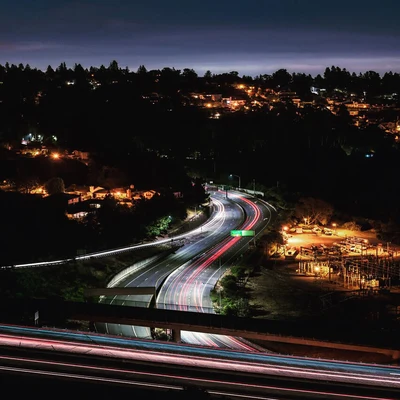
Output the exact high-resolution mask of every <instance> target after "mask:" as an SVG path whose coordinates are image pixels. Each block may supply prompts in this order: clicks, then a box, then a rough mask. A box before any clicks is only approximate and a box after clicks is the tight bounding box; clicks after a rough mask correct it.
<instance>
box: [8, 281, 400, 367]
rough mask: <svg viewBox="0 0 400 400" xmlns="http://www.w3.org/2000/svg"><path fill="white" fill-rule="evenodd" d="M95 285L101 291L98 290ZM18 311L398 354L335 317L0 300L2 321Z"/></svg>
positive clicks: (53, 319)
mask: <svg viewBox="0 0 400 400" xmlns="http://www.w3.org/2000/svg"><path fill="white" fill-rule="evenodd" d="M115 289H117V288H115ZM118 289H121V288H118ZM101 290H102V291H104V289H101ZM144 290H146V289H144ZM24 313H25V315H26V314H27V313H28V315H30V316H31V318H33V316H34V315H35V314H36V315H37V316H39V325H41V324H42V325H43V324H45V325H58V324H61V323H62V322H63V321H65V320H68V319H72V320H81V321H90V322H103V323H113V324H121V325H136V326H148V327H150V328H156V327H157V328H164V329H170V330H172V332H173V340H175V341H177V342H179V341H180V333H181V331H183V330H184V331H194V332H203V333H210V334H217V335H228V336H235V337H243V338H246V339H256V340H263V341H269V342H279V343H287V344H295V345H302V346H314V347H323V348H332V349H341V350H347V351H357V352H367V353H375V354H376V353H378V354H384V355H386V356H390V357H391V358H393V359H396V360H397V359H399V358H400V350H397V349H390V348H384V347H383V346H382V347H378V346H372V345H370V344H369V343H367V342H365V343H364V345H359V344H352V343H346V340H345V337H346V336H345V335H342V336H341V335H340V332H348V331H349V330H351V329H355V328H354V327H349V326H340V325H339V324H338V323H337V322H335V325H334V326H331V327H330V326H327V325H326V324H325V325H324V326H316V325H315V323H313V322H310V323H304V322H303V323H297V322H286V321H273V320H265V319H254V318H238V317H227V316H221V315H217V314H205V313H196V312H186V311H175V310H163V309H154V308H142V307H127V306H117V305H109V304H102V303H80V302H67V301H61V300H59V301H56V300H51V301H48V300H29V301H23V300H21V301H13V303H11V304H10V303H0V318H1V320H2V322H5V323H13V322H12V317H13V316H15V315H23V314H24ZM10 321H11V322H10ZM358 330H359V332H360V339H362V337H363V335H362V327H360V326H358Z"/></svg>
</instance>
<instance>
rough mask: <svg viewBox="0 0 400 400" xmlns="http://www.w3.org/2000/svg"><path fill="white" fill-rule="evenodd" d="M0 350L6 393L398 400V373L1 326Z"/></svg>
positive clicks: (396, 370)
mask: <svg viewBox="0 0 400 400" xmlns="http://www.w3.org/2000/svg"><path fill="white" fill-rule="evenodd" d="M0 348H1V352H0V376H1V377H2V378H4V377H7V382H10V385H11V382H20V385H21V383H23V382H25V381H24V380H25V379H26V380H27V381H29V379H32V378H33V377H34V378H35V382H37V379H38V378H39V379H40V380H41V381H42V382H43V384H44V385H45V386H44V387H46V384H47V383H50V384H54V383H55V382H56V383H57V386H56V387H57V390H59V389H60V386H58V385H59V384H62V382H67V384H68V385H69V386H68V387H67V389H68V388H69V389H70V390H71V392H73V391H72V388H74V384H78V385H82V384H85V385H86V386H85V387H87V388H88V390H89V389H90V390H92V393H93V390H95V388H97V390H100V391H102V390H103V389H102V388H103V386H102V385H107V386H106V387H105V389H109V388H110V387H113V388H115V390H120V389H129V390H130V393H131V394H132V393H136V392H135V391H136V390H142V391H143V390H145V391H150V392H151V393H156V392H159V393H163V392H175V393H179V392H182V389H183V388H184V387H187V386H196V387H201V388H203V389H206V390H207V392H208V393H209V394H210V395H211V397H212V398H218V397H219V396H225V397H224V398H228V399H304V398H307V399H314V398H315V399H370V400H378V399H380V400H383V399H398V398H400V368H399V367H391V366H378V365H369V364H353V363H347V362H335V361H327V360H317V359H303V358H297V357H288V356H276V355H267V354H262V353H254V352H253V353H250V352H240V351H232V350H222V349H215V348H208V349H207V348H202V347H197V346H193V345H183V344H176V343H175V344H174V343H160V342H155V341H147V340H141V339H134V338H115V337H107V336H102V335H96V334H87V335H85V334H82V333H71V332H63V331H56V330H45V329H35V328H23V327H7V326H0ZM2 382H6V380H5V379H2ZM99 386H100V387H99ZM2 389H3V390H4V386H3V388H2ZM15 389H16V388H15V387H14V393H15ZM132 390H133V391H134V392H132ZM100 393H101V392H100ZM127 393H128V392H127ZM53 394H54V393H53ZM117 394H119V392H118V391H114V395H117Z"/></svg>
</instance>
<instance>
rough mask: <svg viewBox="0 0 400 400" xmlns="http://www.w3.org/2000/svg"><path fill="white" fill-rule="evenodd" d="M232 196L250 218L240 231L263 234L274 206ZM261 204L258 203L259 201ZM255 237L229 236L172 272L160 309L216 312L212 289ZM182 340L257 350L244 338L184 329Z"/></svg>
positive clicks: (163, 292) (161, 291)
mask: <svg viewBox="0 0 400 400" xmlns="http://www.w3.org/2000/svg"><path fill="white" fill-rule="evenodd" d="M230 196H231V198H232V197H233V198H234V200H235V201H236V202H237V203H238V204H239V205H240V206H241V207H242V208H243V209H244V211H245V214H246V219H245V221H244V223H243V224H242V226H240V228H239V229H240V230H254V231H255V232H256V234H257V233H261V232H262V230H263V229H264V228H265V226H266V224H267V223H268V222H269V221H270V220H271V217H272V214H271V210H270V208H269V207H268V206H267V205H266V204H265V203H262V202H260V201H257V200H256V201H255V202H254V198H252V197H250V196H248V195H245V194H243V193H236V194H230ZM257 203H258V204H257ZM251 240H253V238H251V237H230V236H228V237H227V238H225V239H224V240H223V241H221V242H220V243H219V244H218V245H216V246H215V247H214V248H213V249H212V250H210V251H208V252H206V253H204V254H203V255H202V256H201V257H200V258H198V259H197V260H195V261H192V262H189V263H187V264H185V265H183V266H182V267H180V268H178V269H177V270H175V271H174V272H173V273H172V274H170V275H169V277H168V278H167V280H166V282H165V283H164V284H163V286H162V287H161V289H160V292H159V295H158V297H157V308H168V309H174V310H184V311H196V312H208V313H214V309H213V304H212V302H211V297H210V292H211V290H212V289H213V288H214V287H215V285H216V283H217V281H218V279H219V278H220V277H221V276H222V274H223V273H224V272H225V270H226V269H227V268H229V264H228V262H229V261H231V260H234V259H235V258H237V257H238V256H239V255H241V254H243V253H244V252H245V251H246V249H247V248H248V245H249V242H250V241H251ZM181 338H182V341H183V342H185V343H191V344H200V345H206V346H218V347H229V348H234V349H244V350H254V348H255V347H254V345H250V344H249V343H248V342H247V341H245V340H243V339H238V338H233V337H228V336H222V335H211V334H205V333H198V332H188V331H183V332H182V333H181Z"/></svg>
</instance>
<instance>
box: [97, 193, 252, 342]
mask: <svg viewBox="0 0 400 400" xmlns="http://www.w3.org/2000/svg"><path fill="white" fill-rule="evenodd" d="M212 201H213V208H214V210H213V213H212V216H211V218H210V219H209V220H208V221H207V222H206V223H205V224H203V225H202V226H201V227H199V228H197V229H195V230H193V231H191V232H189V233H186V234H185V235H184V236H185V245H184V246H183V247H181V248H180V249H178V250H177V251H176V252H175V254H171V255H169V256H168V257H166V258H164V259H163V260H161V261H159V262H155V263H154V264H152V265H148V266H146V267H145V268H143V269H140V270H138V271H137V272H135V273H133V274H132V275H130V276H128V277H127V278H126V279H124V280H122V281H121V282H119V283H118V286H121V287H143V286H147V287H155V288H159V287H160V286H161V285H162V284H163V282H164V281H165V279H166V278H167V277H168V275H170V274H171V273H172V272H173V271H174V270H176V269H177V268H179V267H180V266H181V265H183V264H185V263H187V262H188V260H191V259H192V260H193V259H196V258H199V257H201V255H202V253H204V252H205V251H206V250H208V249H210V248H212V247H213V246H215V245H216V244H217V243H219V242H220V241H221V240H223V239H224V238H225V237H226V236H227V235H229V232H230V230H232V229H236V228H237V227H238V226H239V225H240V224H241V223H242V221H243V219H244V213H243V209H242V208H241V207H240V206H238V205H237V204H236V203H235V202H232V201H231V200H229V199H226V198H225V196H223V195H222V194H217V195H216V196H213V200H212ZM104 301H105V302H107V303H110V304H119V305H129V304H138V303H139V304H140V305H141V306H148V305H149V303H150V301H151V296H145V295H141V296H138V295H135V296H114V297H113V298H107V299H105V300H104ZM96 329H97V330H98V331H99V332H105V333H109V334H114V335H123V336H135V337H140V338H150V337H151V333H150V329H149V328H148V327H137V326H123V325H115V324H101V323H99V324H96Z"/></svg>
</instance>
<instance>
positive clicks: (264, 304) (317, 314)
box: [246, 262, 393, 364]
mask: <svg viewBox="0 0 400 400" xmlns="http://www.w3.org/2000/svg"><path fill="white" fill-rule="evenodd" d="M296 268H297V264H293V263H292V264H288V263H285V262H275V263H274V262H269V263H264V266H263V267H261V268H260V270H259V271H257V272H256V273H255V274H254V275H253V276H251V277H250V278H249V279H248V281H247V285H246V288H247V289H248V292H249V297H250V304H251V305H252V307H253V308H254V310H255V315H254V317H255V318H265V319H272V320H289V321H298V322H299V323H300V324H302V323H304V324H308V325H313V324H315V325H318V324H321V323H323V321H324V320H326V319H329V320H330V321H332V320H333V321H334V320H335V318H336V319H337V321H340V322H341V323H343V319H346V318H349V320H350V319H351V318H352V315H351V314H350V312H346V309H351V307H350V302H347V301H346V302H343V303H340V304H339V305H336V306H335V304H333V306H332V304H330V303H329V301H327V300H326V299H329V298H330V294H331V293H335V297H336V301H338V299H344V298H345V297H346V296H348V295H349V293H350V291H349V290H347V289H345V288H343V287H342V286H340V285H337V284H330V283H329V282H327V281H324V280H321V279H315V278H314V277H311V276H300V275H299V274H297V273H296ZM381 301H382V300H380V299H378V297H377V298H376V299H372V303H374V302H376V303H379V302H381ZM365 305H366V306H367V304H365ZM367 307H368V310H365V313H363V315H362V316H361V315H358V316H357V318H364V319H365V318H367V317H368V315H369V314H368V313H371V312H372V311H370V309H371V302H369V303H368V306H367ZM372 308H373V307H372ZM349 314H350V315H349ZM360 334H362V333H360ZM350 341H352V342H353V343H357V341H355V340H354V338H353V339H352V340H351V339H350ZM257 343H258V344H260V345H261V346H263V347H264V348H266V349H268V350H271V351H273V352H277V353H280V354H288V355H289V354H290V355H298V356H307V357H316V358H327V359H337V360H349V361H357V362H371V363H382V364H393V360H392V359H390V358H389V357H387V356H384V355H382V354H376V353H365V352H353V351H352V352H350V351H337V350H334V349H328V348H321V347H309V346H308V347H305V346H298V345H289V344H281V343H277V342H257ZM377 347H379V346H377ZM385 347H386V346H385ZM387 347H390V346H387Z"/></svg>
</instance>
